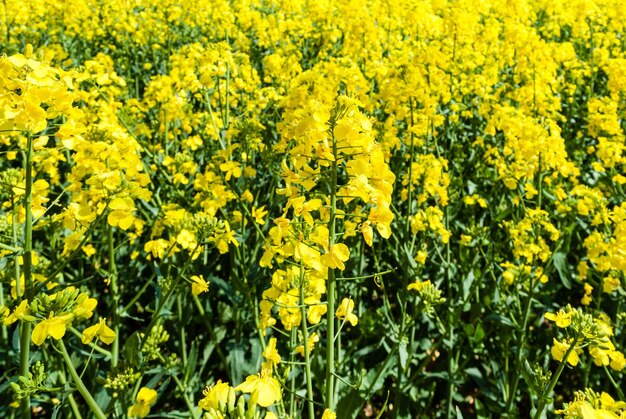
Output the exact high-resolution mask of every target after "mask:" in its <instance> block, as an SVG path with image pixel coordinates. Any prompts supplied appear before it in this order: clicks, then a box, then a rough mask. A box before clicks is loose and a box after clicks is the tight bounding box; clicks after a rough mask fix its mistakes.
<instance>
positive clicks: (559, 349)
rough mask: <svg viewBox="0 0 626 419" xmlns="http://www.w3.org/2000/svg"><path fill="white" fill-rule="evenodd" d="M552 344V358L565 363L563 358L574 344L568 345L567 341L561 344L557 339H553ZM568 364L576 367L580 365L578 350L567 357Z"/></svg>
mask: <svg viewBox="0 0 626 419" xmlns="http://www.w3.org/2000/svg"><path fill="white" fill-rule="evenodd" d="M552 342H553V346H552V349H551V350H550V353H551V354H552V358H554V359H556V360H557V361H559V362H563V357H564V356H565V353H566V352H567V351H568V350H569V348H570V346H571V345H573V343H568V342H566V341H563V342H561V341H558V340H556V339H552ZM567 362H569V364H570V365H572V366H574V367H575V366H576V365H578V353H577V352H576V349H574V350H572V351H571V352H570V353H569V355H568V356H567Z"/></svg>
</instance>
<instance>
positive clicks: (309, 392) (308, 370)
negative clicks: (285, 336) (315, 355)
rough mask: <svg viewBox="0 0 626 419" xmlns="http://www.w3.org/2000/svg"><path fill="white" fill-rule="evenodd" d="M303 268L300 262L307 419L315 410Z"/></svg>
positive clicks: (310, 418) (312, 415)
mask: <svg viewBox="0 0 626 419" xmlns="http://www.w3.org/2000/svg"><path fill="white" fill-rule="evenodd" d="M303 282H304V266H303V265H302V261H300V303H301V304H302V306H301V307H300V317H301V318H302V320H301V322H300V324H301V326H302V339H304V364H305V366H304V369H305V370H304V371H305V375H306V393H307V407H308V410H309V419H314V418H315V409H314V408H313V383H312V381H311V354H310V353H309V329H308V325H307V321H306V305H305V304H304V284H303Z"/></svg>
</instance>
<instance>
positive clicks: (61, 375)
mask: <svg viewBox="0 0 626 419" xmlns="http://www.w3.org/2000/svg"><path fill="white" fill-rule="evenodd" d="M59 379H60V380H61V384H63V385H65V384H67V378H65V373H64V372H63V369H59ZM67 400H69V402H70V407H71V408H72V413H73V414H74V417H75V418H76V419H83V416H82V415H81V414H80V410H79V409H78V403H76V399H75V398H74V395H73V394H71V393H70V394H68V395H67Z"/></svg>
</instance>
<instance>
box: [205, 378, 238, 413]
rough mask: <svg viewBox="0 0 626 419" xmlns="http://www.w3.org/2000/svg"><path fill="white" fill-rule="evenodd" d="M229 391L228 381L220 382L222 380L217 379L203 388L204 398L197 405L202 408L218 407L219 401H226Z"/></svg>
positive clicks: (216, 408)
mask: <svg viewBox="0 0 626 419" xmlns="http://www.w3.org/2000/svg"><path fill="white" fill-rule="evenodd" d="M229 392H230V386H229V385H228V383H222V380H217V383H216V384H215V385H214V386H211V387H207V388H205V389H204V391H203V392H202V394H204V398H203V399H202V400H200V401H199V402H198V407H200V408H201V409H203V410H211V409H215V410H218V409H219V404H220V402H223V403H227V402H228V393H229Z"/></svg>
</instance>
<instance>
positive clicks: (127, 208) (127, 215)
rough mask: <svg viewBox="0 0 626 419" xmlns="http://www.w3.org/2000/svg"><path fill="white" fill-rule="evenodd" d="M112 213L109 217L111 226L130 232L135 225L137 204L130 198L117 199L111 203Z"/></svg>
mask: <svg viewBox="0 0 626 419" xmlns="http://www.w3.org/2000/svg"><path fill="white" fill-rule="evenodd" d="M109 209H111V210H112V211H111V213H110V214H109V215H108V217H107V221H108V222H109V225H111V226H113V227H119V228H121V229H122V230H128V229H129V228H130V226H132V225H133V222H134V221H135V217H134V216H133V211H134V209H135V204H134V203H133V200H132V199H130V198H115V199H113V200H112V201H111V202H110V203H109Z"/></svg>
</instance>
